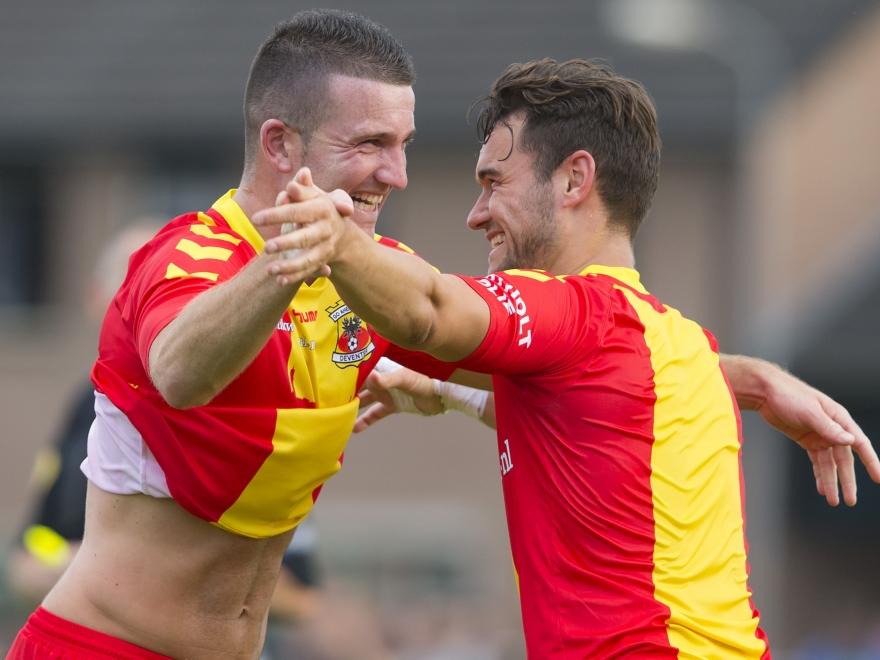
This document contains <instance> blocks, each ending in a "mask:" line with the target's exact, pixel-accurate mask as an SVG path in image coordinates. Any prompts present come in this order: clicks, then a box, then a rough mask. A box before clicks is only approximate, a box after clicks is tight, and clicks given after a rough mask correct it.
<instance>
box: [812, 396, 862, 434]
mask: <svg viewBox="0 0 880 660" xmlns="http://www.w3.org/2000/svg"><path fill="white" fill-rule="evenodd" d="M819 403H820V406H821V408H822V411H823V412H824V413H825V414H826V415H827V417H825V418H824V420H822V421H820V422H819V423H817V427H816V432H817V433H819V434H820V435H821V436H822V437H823V438H824V439H826V440H827V441H828V442H830V443H833V444H845V445H851V444H853V443H854V442H855V441H856V431H858V432H859V433H861V429H860V428H859V425H858V424H856V423H855V421H854V420H853V418H852V417H851V416H850V414H849V411H848V410H847V409H846V408H844V407H843V406H842V405H840V404H839V403H837V401H835V400H834V399H831V398H830V397H827V396H824V395H823V396H822V397H821V398H820V399H819ZM863 435H864V434H863Z"/></svg>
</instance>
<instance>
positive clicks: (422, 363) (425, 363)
mask: <svg viewBox="0 0 880 660" xmlns="http://www.w3.org/2000/svg"><path fill="white" fill-rule="evenodd" d="M385 357H387V358H389V359H391V360H394V361H395V362H397V363H398V364H402V365H403V366H404V367H407V368H408V369H412V370H413V371H418V372H419V373H420V374H424V375H425V376H428V377H430V378H437V379H439V380H448V379H449V377H450V376H451V375H452V373H453V372H454V371H455V370H456V369H458V364H456V363H455V362H443V361H442V360H438V359H437V358H435V357H434V356H433V355H428V354H427V353H421V352H419V351H408V350H406V349H405V348H401V347H400V346H397V345H396V344H390V345H389V346H388V349H387V350H386V351H385Z"/></svg>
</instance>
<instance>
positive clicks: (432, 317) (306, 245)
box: [254, 171, 880, 504]
mask: <svg viewBox="0 0 880 660" xmlns="http://www.w3.org/2000/svg"><path fill="white" fill-rule="evenodd" d="M287 195H288V200H289V201H290V202H295V203H294V204H287V205H284V206H278V207H275V208H273V209H267V210H265V211H261V212H260V213H259V214H257V215H256V216H255V218H254V222H255V224H258V225H260V224H265V225H267V226H271V225H276V224H277V225H280V224H283V223H287V222H294V223H299V224H300V225H301V229H299V230H298V231H296V232H292V233H290V234H285V235H283V236H279V237H278V238H276V239H273V240H272V241H269V242H268V243H267V244H266V250H267V252H270V253H271V252H278V251H281V250H288V249H291V248H301V249H303V252H302V253H301V255H300V257H299V258H298V259H295V260H286V261H280V262H276V263H274V264H272V266H271V268H270V272H271V273H272V274H274V275H276V276H277V277H278V278H279V281H280V282H281V283H285V282H287V281H288V278H291V277H296V276H297V274H298V273H301V272H302V271H303V270H314V269H315V268H317V267H319V266H320V265H321V264H323V263H328V264H329V265H330V267H331V269H332V272H333V274H332V275H331V277H332V278H333V281H334V283H335V284H336V287H337V289H338V290H339V292H340V294H341V295H342V296H343V298H344V299H345V300H346V302H347V303H348V304H349V306H350V307H351V308H352V309H353V310H355V311H356V312H358V313H359V314H363V313H364V312H369V314H366V316H367V317H368V318H370V320H371V321H372V322H373V325H374V326H375V327H376V329H377V330H378V332H379V333H380V334H382V335H383V336H385V337H387V338H388V339H390V340H392V341H393V342H395V343H397V344H398V345H400V346H404V347H407V348H416V347H418V348H419V350H423V351H426V352H428V353H431V354H433V355H435V356H437V357H439V358H440V359H444V360H447V361H456V360H458V359H460V358H462V357H465V356H466V355H469V354H470V353H471V352H473V351H474V350H475V349H476V348H477V346H478V345H479V343H480V342H481V341H482V339H483V337H484V336H485V333H486V330H487V328H488V322H489V311H488V307H487V306H486V304H485V303H484V302H483V300H482V298H480V297H479V296H478V295H477V294H476V293H475V292H474V291H472V290H471V289H470V287H468V286H467V285H466V284H464V282H462V281H461V280H459V279H458V278H457V277H454V276H450V275H442V274H439V273H437V272H435V271H434V270H433V269H432V268H431V267H430V266H428V265H427V264H426V263H424V262H423V261H421V260H420V259H417V258H415V257H412V256H410V255H407V254H403V253H399V252H396V251H392V250H387V249H383V248H382V247H381V246H379V245H377V244H376V243H375V242H374V241H370V240H369V238H367V237H366V236H365V235H364V234H363V233H360V234H358V233H357V228H356V227H355V226H354V224H353V223H351V222H348V221H346V220H345V219H344V218H343V217H342V216H341V215H340V214H339V211H338V210H337V207H336V205H335V204H334V199H333V198H331V197H330V196H328V195H326V194H324V193H322V192H321V191H320V190H318V189H317V188H315V187H314V186H312V184H311V178H310V176H308V172H307V171H300V172H299V173H298V174H297V176H296V177H295V178H294V180H293V181H291V182H290V184H288V186H287ZM351 283H355V286H352V285H351ZM392 300H393V301H394V302H393V303H392V302H390V301H392ZM726 366H727V365H726ZM732 367H733V369H732V376H731V379H732V380H733V381H734V382H739V383H741V386H740V387H738V392H737V397H738V398H739V399H740V400H741V402H742V403H744V404H745V406H744V407H745V408H746V409H751V408H754V409H756V410H758V411H759V412H760V413H761V414H762V415H764V416H765V419H767V420H768V421H769V422H770V423H771V424H772V423H779V424H781V425H782V426H783V427H785V428H787V429H788V431H784V432H787V433H788V432H793V433H794V439H795V441H796V442H798V443H799V444H801V446H803V447H804V448H805V449H806V450H807V452H808V454H809V455H810V458H811V460H812V462H813V467H814V472H815V476H816V481H817V488H818V489H819V491H820V492H821V493H822V494H824V495H825V496H826V497H827V498H828V499H829V502H830V503H832V504H836V503H837V501H838V494H837V478H838V471H839V470H843V472H844V474H845V478H844V480H843V482H842V486H843V488H844V497H845V499H846V501H847V502H848V503H852V502H855V481H854V479H852V478H850V477H851V475H852V462H853V459H852V447H854V448H855V449H856V452H857V453H859V456H860V458H861V459H862V461H863V462H864V463H865V465H866V467H867V469H868V472H869V474H870V476H871V478H872V479H874V480H875V481H877V482H880V465H878V462H877V456H876V453H875V452H874V450H873V448H872V447H871V445H870V442H868V440H867V438H864V436H863V434H862V436H861V437H862V438H863V439H862V440H860V441H858V442H856V440H857V438H858V437H859V435H858V434H857V433H855V432H854V431H855V429H856V428H857V427H853V428H850V429H845V432H844V433H842V434H841V433H840V432H839V428H836V427H839V426H840V425H841V422H842V421H846V420H845V418H844V417H843V416H842V414H841V412H840V410H842V407H839V406H837V407H834V406H830V404H829V403H828V402H825V400H824V399H823V398H822V397H824V395H821V397H818V396H817V395H818V394H820V393H815V394H812V393H811V394H812V396H813V402H814V405H812V406H808V409H809V410H811V412H805V411H804V410H803V409H800V408H795V409H792V410H790V411H789V413H791V414H792V415H793V417H792V418H791V419H789V418H788V414H789V413H783V414H780V408H779V407H778V406H782V410H785V405H786V404H787V396H789V395H787V394H786V390H785V388H780V387H779V383H780V382H781V381H784V380H785V379H783V378H782V377H781V376H778V377H776V378H771V379H764V378H761V377H759V375H758V374H757V373H756V372H754V371H753V370H751V369H750V368H749V363H747V362H742V361H741V362H734V363H733V365H732ZM780 372H781V370H780ZM781 373H783V374H784V372H781ZM786 377H787V378H792V379H793V377H791V376H789V375H787V374H786ZM793 380H795V381H796V379H793ZM797 382H798V383H800V381H797ZM800 385H802V386H803V387H804V388H808V386H806V385H805V384H803V383H800ZM809 389H810V390H812V388H809ZM825 398H827V397H825ZM828 401H830V399H828ZM831 403H833V402H831ZM823 404H824V405H823ZM835 405H836V404H835ZM816 406H819V408H821V412H820V411H819V409H817V408H816ZM844 412H845V411H844ZM768 415H769V416H768ZM826 415H830V417H831V421H833V422H834V423H835V425H836V427H835V426H832V427H831V428H832V435H831V438H830V439H825V437H824V436H822V435H819V433H817V432H816V431H817V430H818V431H819V432H823V429H824V427H821V426H820V427H819V428H818V429H817V428H815V427H813V426H810V423H811V422H813V421H815V420H816V419H820V418H824V416H826ZM817 416H818V417H817ZM846 417H847V418H848V417H849V416H848V414H847V415H846ZM849 421H850V422H851V419H850V420H849ZM805 422H807V426H806V427H804V426H803V425H804V423H805Z"/></svg>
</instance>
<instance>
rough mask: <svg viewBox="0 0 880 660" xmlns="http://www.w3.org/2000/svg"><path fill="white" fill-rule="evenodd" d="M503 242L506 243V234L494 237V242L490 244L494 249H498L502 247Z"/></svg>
mask: <svg viewBox="0 0 880 660" xmlns="http://www.w3.org/2000/svg"><path fill="white" fill-rule="evenodd" d="M503 242H504V234H498V235H497V236H493V237H492V240H491V241H490V243H489V244H490V245H491V246H492V247H493V248H496V247H498V246H499V245H501V244H502V243H503Z"/></svg>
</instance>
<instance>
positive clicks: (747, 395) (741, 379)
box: [721, 354, 779, 410]
mask: <svg viewBox="0 0 880 660" xmlns="http://www.w3.org/2000/svg"><path fill="white" fill-rule="evenodd" d="M721 366H722V368H723V369H724V372H725V373H726V374H727V378H728V380H729V381H730V387H731V389H732V390H733V394H734V396H735V397H736V402H737V404H739V407H740V408H741V409H742V410H757V409H758V408H759V407H760V406H761V404H762V403H763V402H764V401H765V400H766V398H767V387H768V375H769V373H770V372H772V371H774V370H778V369H779V367H777V366H776V365H774V364H772V363H771V362H767V361H765V360H759V359H758V358H753V357H747V356H745V355H725V354H722V355H721Z"/></svg>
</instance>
